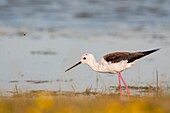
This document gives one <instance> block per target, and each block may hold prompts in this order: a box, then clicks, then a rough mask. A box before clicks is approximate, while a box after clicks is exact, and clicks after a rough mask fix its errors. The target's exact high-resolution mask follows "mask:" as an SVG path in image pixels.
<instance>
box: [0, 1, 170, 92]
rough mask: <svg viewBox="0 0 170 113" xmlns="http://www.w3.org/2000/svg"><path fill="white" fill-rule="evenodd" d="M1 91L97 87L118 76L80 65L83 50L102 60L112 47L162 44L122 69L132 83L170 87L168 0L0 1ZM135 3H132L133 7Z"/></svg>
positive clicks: (122, 48)
mask: <svg viewBox="0 0 170 113" xmlns="http://www.w3.org/2000/svg"><path fill="white" fill-rule="evenodd" d="M0 3H1V5H0V9H1V10H0V15H1V17H0V25H1V27H0V37H1V38H0V54H1V56H0V68H1V71H0V75H1V76H0V91H1V92H6V91H13V90H14V89H15V86H16V85H17V87H18V88H19V89H20V90H21V91H30V90H63V91H85V89H86V88H89V87H91V88H92V89H97V90H98V91H100V90H102V89H105V88H106V89H108V88H109V87H110V86H116V85H117V76H112V75H109V74H98V73H96V72H93V71H92V70H91V69H90V68H89V67H88V66H86V65H81V66H78V67H76V68H75V69H73V70H70V71H69V72H67V73H65V72H64V71H65V69H67V68H68V67H69V66H72V65H73V64H75V63H77V62H78V61H79V59H80V57H81V55H82V54H84V53H87V52H88V53H92V54H94V56H95V57H96V59H97V61H98V60H100V58H101V57H102V56H103V55H104V54H106V53H109V52H115V51H142V50H149V49H154V48H161V50H160V51H158V52H156V53H154V54H151V55H149V56H146V57H144V58H142V59H141V60H139V61H138V62H137V64H136V65H135V66H134V67H133V68H131V69H128V70H126V71H124V72H123V73H122V75H123V77H124V79H125V81H126V82H127V83H128V84H129V85H131V86H132V85H135V86H140V85H146V86H147V85H153V86H156V71H158V74H159V85H160V86H161V85H163V86H169V81H170V77H169V74H170V71H169V69H170V66H169V62H170V60H169V56H170V53H169V50H170V38H169V36H170V33H169V30H170V21H169V20H170V16H169V15H170V14H169V12H170V8H169V6H168V3H169V1H168V0H164V1H163V2H162V1H160V0H157V1H155V0H150V1H140V0H133V1H130V0H127V1H116V0H110V1H107V2H103V1H102V0H83V1H78V0H74V1H73V2H71V3H70V2H68V1H67V0H61V1H50V2H49V1H46V0H43V1H39V0H37V1H29V0H22V1H20V0H15V1H6V0H3V1H0ZM132 6H133V7H132Z"/></svg>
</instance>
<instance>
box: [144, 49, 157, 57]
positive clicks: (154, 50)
mask: <svg viewBox="0 0 170 113" xmlns="http://www.w3.org/2000/svg"><path fill="white" fill-rule="evenodd" d="M158 50H160V49H153V50H149V51H143V52H141V53H143V54H144V56H146V55H149V54H151V53H154V52H156V51H158Z"/></svg>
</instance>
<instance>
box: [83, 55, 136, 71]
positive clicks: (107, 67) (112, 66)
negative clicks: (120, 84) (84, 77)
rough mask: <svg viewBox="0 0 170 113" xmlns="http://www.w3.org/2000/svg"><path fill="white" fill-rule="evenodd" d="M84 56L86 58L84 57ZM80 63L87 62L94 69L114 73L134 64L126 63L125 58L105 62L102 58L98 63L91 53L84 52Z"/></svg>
mask: <svg viewBox="0 0 170 113" xmlns="http://www.w3.org/2000/svg"><path fill="white" fill-rule="evenodd" d="M84 58H86V59H84ZM81 62H82V63H86V64H88V65H89V66H90V67H91V68H92V69H93V70H94V71H97V72H100V73H113V74H116V73H118V72H121V71H123V70H125V69H127V68H130V67H132V66H133V65H134V63H135V61H134V62H131V63H128V61H127V60H122V61H121V62H118V63H111V62H107V61H106V60H104V58H102V59H101V60H100V61H99V62H98V63H97V62H96V60H95V58H94V56H93V55H92V54H84V55H83V56H82V59H81Z"/></svg>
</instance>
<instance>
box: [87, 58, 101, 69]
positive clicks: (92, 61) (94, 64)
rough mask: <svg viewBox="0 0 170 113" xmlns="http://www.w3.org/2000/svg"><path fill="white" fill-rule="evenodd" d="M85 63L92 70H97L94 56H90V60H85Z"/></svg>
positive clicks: (97, 65)
mask: <svg viewBox="0 0 170 113" xmlns="http://www.w3.org/2000/svg"><path fill="white" fill-rule="evenodd" d="M87 64H88V65H89V66H90V67H91V68H92V69H93V70H94V71H98V67H99V63H97V62H96V60H95V58H94V56H93V57H91V61H90V62H87Z"/></svg>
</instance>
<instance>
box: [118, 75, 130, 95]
mask: <svg viewBox="0 0 170 113" xmlns="http://www.w3.org/2000/svg"><path fill="white" fill-rule="evenodd" d="M118 75H119V76H120V79H121V80H122V82H123V84H124V85H125V87H126V90H127V92H128V97H129V96H130V90H129V88H128V86H127V85H126V82H125V81H124V79H123V77H122V75H121V74H120V73H118Z"/></svg>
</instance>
